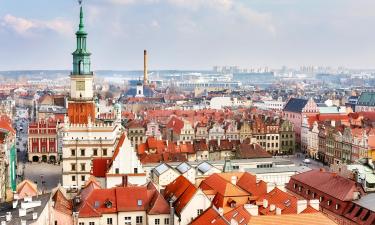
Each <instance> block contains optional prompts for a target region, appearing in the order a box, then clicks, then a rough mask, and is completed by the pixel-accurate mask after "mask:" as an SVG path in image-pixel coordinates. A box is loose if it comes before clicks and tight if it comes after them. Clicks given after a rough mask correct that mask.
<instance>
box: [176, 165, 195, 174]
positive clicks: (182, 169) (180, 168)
mask: <svg viewBox="0 0 375 225" xmlns="http://www.w3.org/2000/svg"><path fill="white" fill-rule="evenodd" d="M191 168H192V167H191V166H190V164H189V163H187V162H183V163H181V164H180V165H178V166H177V167H176V170H178V172H180V173H181V174H184V173H186V172H187V171H188V170H190V169H191Z"/></svg>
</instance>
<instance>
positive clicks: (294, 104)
mask: <svg viewBox="0 0 375 225" xmlns="http://www.w3.org/2000/svg"><path fill="white" fill-rule="evenodd" d="M307 102H308V100H306V99H300V98H291V99H289V101H288V103H286V105H285V107H284V111H287V112H295V113H301V112H302V110H303V108H304V107H305V106H306V104H307Z"/></svg>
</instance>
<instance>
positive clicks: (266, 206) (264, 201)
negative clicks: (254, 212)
mask: <svg viewBox="0 0 375 225" xmlns="http://www.w3.org/2000/svg"><path fill="white" fill-rule="evenodd" d="M263 208H268V200H267V199H263Z"/></svg>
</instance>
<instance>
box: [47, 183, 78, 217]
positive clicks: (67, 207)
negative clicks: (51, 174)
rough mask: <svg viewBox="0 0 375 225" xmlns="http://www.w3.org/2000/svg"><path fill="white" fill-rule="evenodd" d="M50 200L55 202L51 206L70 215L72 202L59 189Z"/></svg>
mask: <svg viewBox="0 0 375 225" xmlns="http://www.w3.org/2000/svg"><path fill="white" fill-rule="evenodd" d="M52 200H53V201H54V202H55V204H54V205H53V208H54V209H55V210H57V211H59V212H61V213H64V214H66V215H72V211H73V203H72V201H70V200H68V199H67V198H66V197H65V195H64V194H63V193H62V192H61V191H60V189H57V190H56V192H55V194H54V195H53V197H52Z"/></svg>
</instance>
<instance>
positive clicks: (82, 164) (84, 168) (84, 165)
mask: <svg viewBox="0 0 375 225" xmlns="http://www.w3.org/2000/svg"><path fill="white" fill-rule="evenodd" d="M85 170H86V164H85V163H81V171H85Z"/></svg>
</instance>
